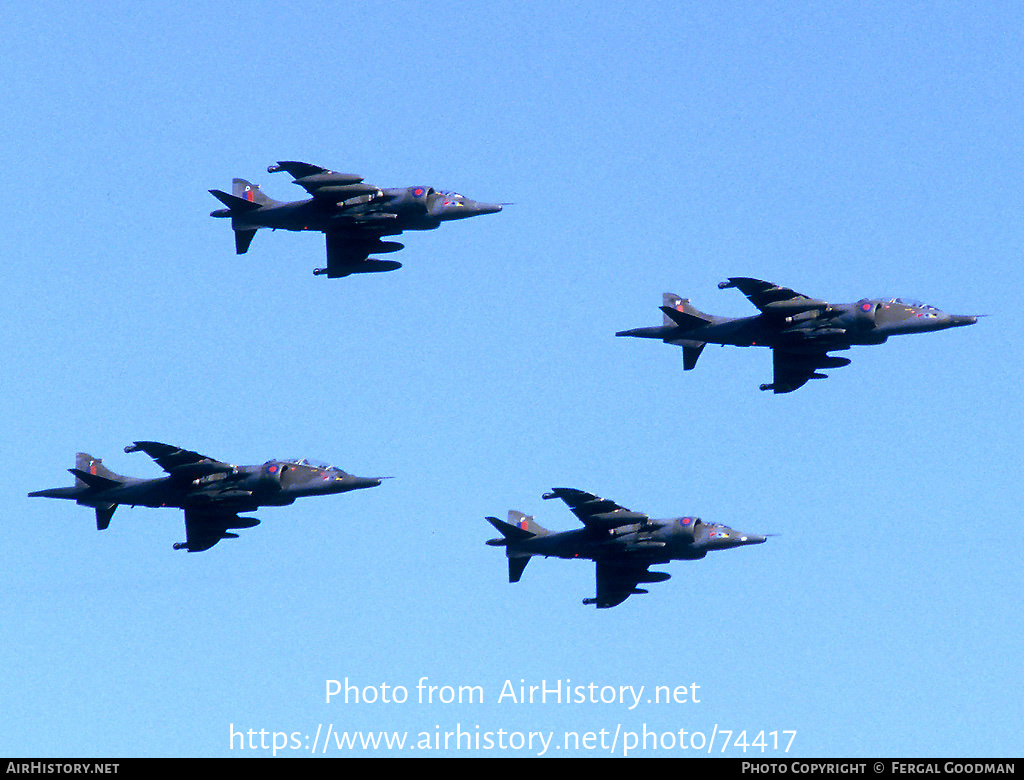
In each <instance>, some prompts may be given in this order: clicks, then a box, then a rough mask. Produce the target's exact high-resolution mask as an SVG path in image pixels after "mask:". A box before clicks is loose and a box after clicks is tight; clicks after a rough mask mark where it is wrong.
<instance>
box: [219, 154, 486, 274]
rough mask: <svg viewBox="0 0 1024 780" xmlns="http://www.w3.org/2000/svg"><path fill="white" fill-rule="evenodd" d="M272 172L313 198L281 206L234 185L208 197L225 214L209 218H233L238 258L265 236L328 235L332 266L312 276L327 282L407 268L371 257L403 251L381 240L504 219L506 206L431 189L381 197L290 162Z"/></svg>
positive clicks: (347, 177)
mask: <svg viewBox="0 0 1024 780" xmlns="http://www.w3.org/2000/svg"><path fill="white" fill-rule="evenodd" d="M267 171H268V172H270V173H276V172H277V171H287V172H288V173H290V174H291V175H292V176H293V177H294V179H295V184H298V185H299V186H300V187H302V188H303V189H305V190H306V192H308V193H309V194H310V195H311V197H310V198H307V199H306V200H300V201H294V202H291V203H282V202H281V201H276V200H273V199H272V198H268V197H267V196H266V195H264V194H263V193H262V192H261V191H260V188H259V186H257V185H256V184H252V183H251V182H248V181H246V180H245V179H233V180H232V190H231V192H232V194H230V195H228V193H226V192H221V191H220V190H210V193H211V194H212V195H213V196H214V197H216V198H217V199H218V200H219V201H220V202H221V203H223V204H224V205H225V206H227V208H226V209H217V210H216V211H213V212H210V216H212V217H230V218H231V227H232V228H233V229H234V231H235V252H236V253H237V254H240V255H241V254H245V252H247V251H248V249H249V244H250V243H251V242H252V239H253V236H254V235H256V231H257V230H258V229H259V228H273V229H275V230H276V229H278V228H283V229H284V230H318V231H320V232H321V233H326V234H327V266H326V267H325V268H317V269H316V270H315V271H313V273H314V274H315V275H317V276H319V275H321V274H326V275H327V277H328V278H330V279H337V278H338V277H342V276H348V275H349V274H370V273H380V272H383V271H394V270H395V269H396V268H401V267H402V264H401V263H398V262H395V261H394V260H379V259H376V258H371V257H370V255H371V254H385V253H387V252H397V251H398V250H399V249H401V248H402V246H403V245H402V244H400V243H398V242H397V241H381V238H382V237H383V236H396V235H398V234H399V233H401V232H402V231H403V230H433V229H434V228H436V227H439V226H440V224H441V223H442V222H449V221H451V220H454V219H466V218H467V217H475V216H477V215H479V214H494V213H496V212H499V211H501V205H500V204H497V203H478V202H477V201H473V200H469V199H468V198H465V197H463V196H462V195H459V194H457V193H454V192H439V191H437V190H435V189H433V188H432V187H403V188H399V189H381V188H379V187H376V186H374V185H372V184H366V183H364V182H363V177H362V176H357V175H356V174H352V173H335V172H334V171H329V170H327V169H326V168H321V167H319V166H317V165H310V164H309V163H304V162H295V161H290V160H286V161H282V162H278V163H277V164H276V165H271V166H270V167H268V168H267Z"/></svg>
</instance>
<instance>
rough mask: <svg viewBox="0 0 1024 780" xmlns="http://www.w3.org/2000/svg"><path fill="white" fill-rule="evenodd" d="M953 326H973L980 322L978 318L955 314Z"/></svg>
mask: <svg viewBox="0 0 1024 780" xmlns="http://www.w3.org/2000/svg"><path fill="white" fill-rule="evenodd" d="M952 316H953V325H954V326H958V325H973V324H974V323H976V322H977V321H978V318H977V317H975V316H973V315H970V314H954V315H952Z"/></svg>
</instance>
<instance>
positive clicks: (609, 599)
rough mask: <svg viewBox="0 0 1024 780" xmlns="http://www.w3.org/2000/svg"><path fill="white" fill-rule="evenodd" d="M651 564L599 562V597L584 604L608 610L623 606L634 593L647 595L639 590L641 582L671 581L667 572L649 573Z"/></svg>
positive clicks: (644, 591) (613, 561) (619, 561)
mask: <svg viewBox="0 0 1024 780" xmlns="http://www.w3.org/2000/svg"><path fill="white" fill-rule="evenodd" d="M649 565H650V563H646V564H645V563H642V562H637V561H628V560H625V561H623V560H599V561H597V597H596V598H593V599H586V600H585V601H584V602H583V603H584V604H595V605H596V606H597V608H598V609H607V608H608V607H614V606H615V605H617V604H621V603H622V602H623V601H625V600H626V599H628V598H629V597H630V596H632V595H633V594H634V593H646V592H647V591H646V590H643V589H642V588H638V587H637V585H638V584H639V583H641V582H662V581H663V580H667V579H669V575H668V574H666V573H665V572H649V571H648V570H647V567H648V566H649Z"/></svg>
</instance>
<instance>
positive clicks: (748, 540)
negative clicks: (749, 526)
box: [740, 534, 768, 544]
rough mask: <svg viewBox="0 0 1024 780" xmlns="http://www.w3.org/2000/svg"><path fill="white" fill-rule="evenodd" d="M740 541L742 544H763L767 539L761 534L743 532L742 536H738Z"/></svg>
mask: <svg viewBox="0 0 1024 780" xmlns="http://www.w3.org/2000/svg"><path fill="white" fill-rule="evenodd" d="M740 541H741V542H743V544H764V543H765V542H767V541H768V537H767V536H762V535H761V534H743V536H741V537H740Z"/></svg>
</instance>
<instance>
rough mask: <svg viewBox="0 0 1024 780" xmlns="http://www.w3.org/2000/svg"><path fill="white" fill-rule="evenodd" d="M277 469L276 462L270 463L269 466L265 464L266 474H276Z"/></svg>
mask: <svg viewBox="0 0 1024 780" xmlns="http://www.w3.org/2000/svg"><path fill="white" fill-rule="evenodd" d="M277 469H278V466H277V464H276V463H271V464H270V465H269V466H267V473H268V474H276V473H277Z"/></svg>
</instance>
